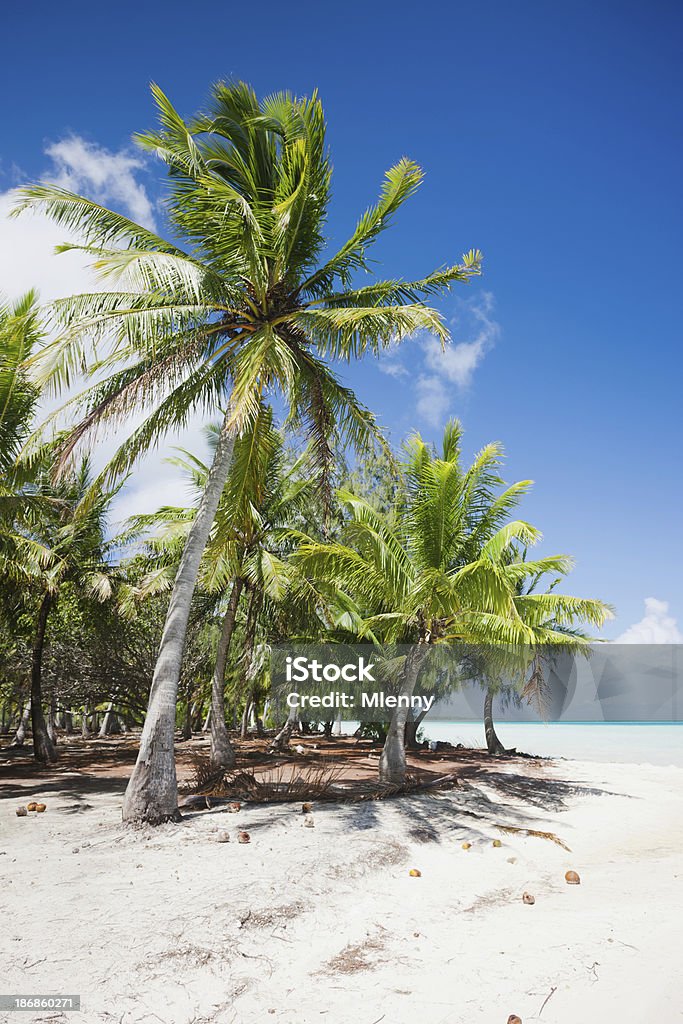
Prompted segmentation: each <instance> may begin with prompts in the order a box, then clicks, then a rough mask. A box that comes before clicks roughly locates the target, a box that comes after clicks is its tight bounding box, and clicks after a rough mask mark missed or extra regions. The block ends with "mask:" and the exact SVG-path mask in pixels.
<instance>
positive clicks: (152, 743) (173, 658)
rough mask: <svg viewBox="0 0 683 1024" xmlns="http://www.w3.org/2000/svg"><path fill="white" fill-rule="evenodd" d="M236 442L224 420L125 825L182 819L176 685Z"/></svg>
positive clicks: (181, 571)
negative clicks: (199, 577)
mask: <svg viewBox="0 0 683 1024" xmlns="http://www.w3.org/2000/svg"><path fill="white" fill-rule="evenodd" d="M233 442H234V433H233V430H232V428H229V427H228V416H227V415H226V418H225V420H224V421H223V426H222V428H221V432H220V435H219V437H218V444H217V445H216V452H215V455H214V459H213V463H212V465H211V469H210V470H209V475H208V477H207V480H206V487H205V489H204V493H203V495H202V499H201V501H200V503H199V508H198V509H197V515H196V516H195V519H194V522H193V523H192V527H191V529H190V532H189V533H188V536H187V541H186V542H185V549H184V551H183V556H182V558H181V560H180V566H179V568H178V573H177V575H176V578H175V582H174V584H173V592H172V593H171V600H170V602H169V605H168V612H167V613H166V622H165V623H164V631H163V634H162V637H161V645H160V647H159V655H158V658H157V663H156V667H155V669H154V678H153V679H152V688H151V691H150V695H149V706H148V709H147V716H146V718H145V724H144V727H143V730H142V736H141V738H140V750H139V752H138V758H137V761H136V763H135V768H134V769H133V774H132V775H131V777H130V782H129V783H128V788H127V789H126V795H125V797H124V801H123V820H124V821H127V822H146V823H148V824H150V825H159V824H161V823H162V822H164V821H177V820H178V819H179V818H180V812H179V810H178V785H177V779H176V769H175V753H174V749H173V737H174V732H175V717H176V700H177V697H178V682H179V680H180V671H181V668H182V661H183V650H184V647H185V634H186V632H187V623H188V620H189V617H190V608H191V605H192V596H193V594H194V590H195V586H196V583H197V573H198V572H199V563H200V562H201V558H202V555H203V554H204V549H205V547H206V544H207V541H208V539H209V533H210V531H211V526H212V525H213V521H214V517H215V515H216V510H217V508H218V503H219V501H220V498H221V494H222V493H223V488H224V487H225V483H226V480H227V479H228V473H229V472H230V463H231V461H232V450H233Z"/></svg>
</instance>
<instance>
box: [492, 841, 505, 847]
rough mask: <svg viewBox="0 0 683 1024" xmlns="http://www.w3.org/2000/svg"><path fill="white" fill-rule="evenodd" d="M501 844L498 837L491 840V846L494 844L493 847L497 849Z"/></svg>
mask: <svg viewBox="0 0 683 1024" xmlns="http://www.w3.org/2000/svg"><path fill="white" fill-rule="evenodd" d="M502 845H503V844H502V843H501V841H500V839H494V840H493V842H492V843H491V846H495V847H496V849H498V848H499V847H501V846H502Z"/></svg>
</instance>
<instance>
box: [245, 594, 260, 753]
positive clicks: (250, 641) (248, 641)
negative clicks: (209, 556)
mask: <svg viewBox="0 0 683 1024" xmlns="http://www.w3.org/2000/svg"><path fill="white" fill-rule="evenodd" d="M260 603H261V595H260V594H259V592H258V591H257V590H252V592H251V596H250V598H249V604H248V606H247V626H246V630H245V636H244V686H245V689H247V688H250V686H251V682H252V679H251V670H252V665H253V661H254V641H255V640H256V619H257V617H258V610H259V605H260ZM253 708H254V698H253V690H252V689H249V696H248V697H247V703H246V705H245V707H244V715H243V716H242V728H241V730H240V738H241V739H243V740H245V739H246V738H247V732H248V729H249V716H250V714H251V713H252V712H253Z"/></svg>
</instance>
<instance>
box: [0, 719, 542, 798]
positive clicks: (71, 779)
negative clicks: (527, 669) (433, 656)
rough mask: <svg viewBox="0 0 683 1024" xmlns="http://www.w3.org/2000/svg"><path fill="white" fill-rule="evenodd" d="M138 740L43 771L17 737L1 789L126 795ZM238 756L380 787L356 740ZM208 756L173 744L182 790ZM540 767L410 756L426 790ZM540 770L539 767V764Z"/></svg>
mask: <svg viewBox="0 0 683 1024" xmlns="http://www.w3.org/2000/svg"><path fill="white" fill-rule="evenodd" d="M139 739H140V737H139V733H129V734H126V735H123V736H111V737H107V738H102V739H100V738H98V737H92V738H88V739H84V738H83V737H81V736H79V735H73V736H63V735H60V737H59V743H58V746H57V750H58V753H59V760H58V761H57V762H56V763H55V764H53V765H41V764H38V763H36V761H35V760H34V759H33V749H32V746H31V744H30V742H28V741H27V743H26V744H25V745H24V746H23V747H12V746H11V741H12V736H11V735H6V736H3V737H1V738H0V783H1V784H2V785H3V788H4V790H5V792H4V795H6V796H7V795H10V794H11V793H14V794H15V795H16V796H17V798H20V797H21V796H22V794H24V793H25V794H27V795H28V794H30V793H32V792H33V790H34V789H36V787H37V789H38V790H39V791H40V792H41V793H46V792H49V791H55V790H59V789H69V788H76V789H93V790H105V791H109V792H112V793H113V792H117V791H120V792H123V790H124V789H125V787H126V784H127V781H128V778H129V777H130V774H131V772H132V770H133V766H134V764H135V758H136V756H137V751H138V745H139ZM232 739H233V742H234V744H235V748H236V750H237V764H236V766H235V770H236V771H242V772H248V773H250V774H253V775H254V776H256V777H257V778H262V779H273V778H278V779H280V780H284V781H287V780H288V779H290V778H293V777H303V778H305V777H306V776H307V775H315V774H316V773H317V772H321V773H327V774H328V776H329V777H330V778H333V779H334V781H335V782H336V783H339V784H341V785H351V784H353V783H355V782H361V783H368V784H370V783H373V782H374V781H375V780H376V779H377V773H378V765H379V757H380V752H381V744H379V743H373V742H372V741H370V740H357V739H355V738H353V737H333V738H332V739H325V738H324V736H322V734H313V735H307V736H294V737H293V739H292V743H291V746H290V750H289V752H288V753H286V754H274V753H270V752H269V747H270V745H271V743H272V736H269V737H266V738H264V739H252V738H250V739H247V740H240V739H239V738H236V737H232ZM208 756H209V739H208V737H207V736H203V735H199V736H195V737H193V738H192V739H191V740H178V741H177V742H176V765H177V772H178V783H179V787H180V789H181V791H182V790H184V789H188V788H190V787H191V786H192V783H193V781H194V779H195V778H196V766H197V764H198V763H201V762H202V761H204V760H205V759H207V758H208ZM536 760H537V759H530V758H524V759H522V758H505V759H504V762H502V761H499V760H498V759H492V758H490V757H488V756H487V754H486V752H485V751H483V750H470V749H467V748H464V747H452V748H450V749H449V750H439V751H431V750H428V749H426V748H420V749H418V750H415V751H411V752H410V753H409V754H408V771H409V774H410V776H411V778H412V779H413V780H414V781H415V782H416V783H420V784H425V785H429V784H430V783H432V782H436V781H437V780H438V779H440V778H442V777H443V776H445V775H454V776H455V777H456V780H457V779H467V778H471V777H473V776H474V775H476V774H478V773H480V772H483V771H485V772H488V771H491V770H493V771H494V772H495V771H497V770H498V768H499V766H500V765H501V764H502V763H505V764H506V765H507V766H508V768H509V767H510V765H511V764H513V763H515V762H517V761H519V762H520V764H521V765H523V766H524V767H523V771H524V773H525V774H528V769H529V767H530V764H531V763H535V762H536ZM539 763H540V761H539Z"/></svg>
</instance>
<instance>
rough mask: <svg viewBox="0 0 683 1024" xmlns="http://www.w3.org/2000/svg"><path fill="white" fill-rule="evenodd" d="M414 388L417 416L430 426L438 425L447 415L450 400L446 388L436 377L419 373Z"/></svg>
mask: <svg viewBox="0 0 683 1024" xmlns="http://www.w3.org/2000/svg"><path fill="white" fill-rule="evenodd" d="M415 390H416V391H417V403H416V406H415V409H416V411H417V415H418V417H419V418H420V420H423V421H424V422H425V423H428V424H429V425H430V426H431V427H439V426H440V425H441V424H442V423H443V422H444V420H445V419H446V418H447V416H448V410H449V407H450V401H451V399H450V394H449V392H448V389H447V388H446V387H444V384H443V382H442V381H441V380H440V379H439V378H438V377H432V376H428V375H426V374H421V375H420V376H419V377H418V378H417V383H416V385H415Z"/></svg>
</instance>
